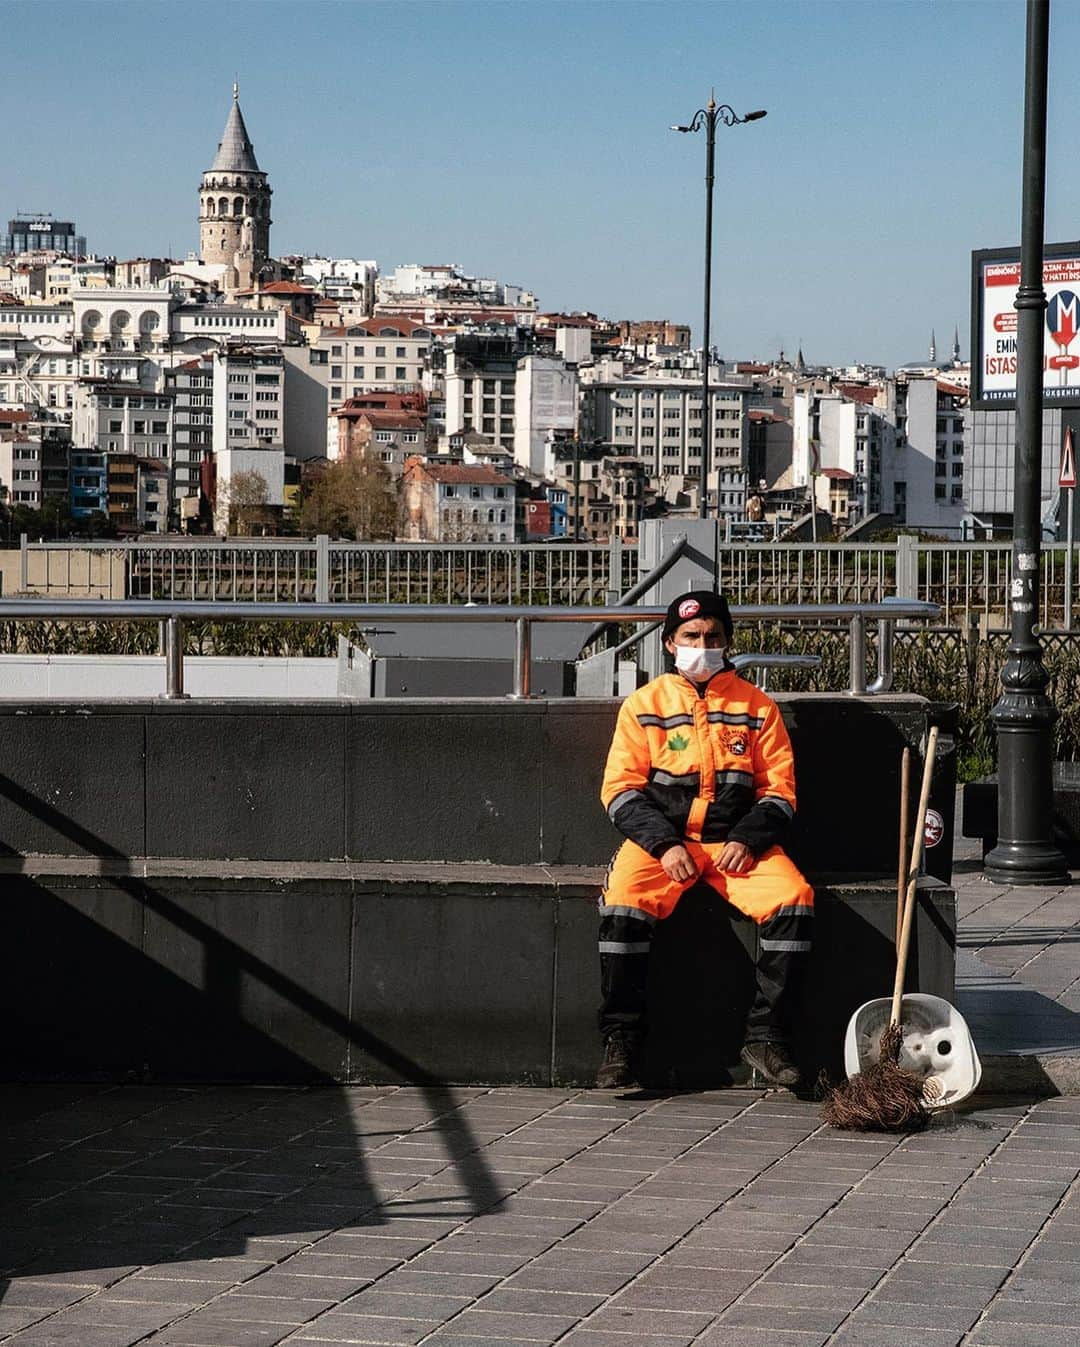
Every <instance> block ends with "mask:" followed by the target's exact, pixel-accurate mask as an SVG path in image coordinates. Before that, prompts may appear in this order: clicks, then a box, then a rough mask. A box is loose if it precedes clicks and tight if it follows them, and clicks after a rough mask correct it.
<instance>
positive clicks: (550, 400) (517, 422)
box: [481, 355, 578, 478]
mask: <svg viewBox="0 0 1080 1347" xmlns="http://www.w3.org/2000/svg"><path fill="white" fill-rule="evenodd" d="M481 396H482V395H481ZM577 417H578V376H577V370H576V369H575V368H574V366H573V365H568V364H567V363H566V361H564V360H560V359H558V358H557V357H554V356H544V355H527V356H524V357H523V358H522V359H521V360H520V361H519V362H518V367H517V377H516V379H515V381H514V410H513V418H514V461H515V462H516V463H518V464H519V465H520V466H521V467H523V468H525V469H527V470H528V471H529V472H532V473H536V474H537V475H538V476H540V477H546V478H550V477H551V476H552V475H553V472H554V462H555V461H554V458H553V457H552V456H551V450H550V446H551V443H552V436H551V432H552V431H553V430H562V431H574V430H576V429H577Z"/></svg>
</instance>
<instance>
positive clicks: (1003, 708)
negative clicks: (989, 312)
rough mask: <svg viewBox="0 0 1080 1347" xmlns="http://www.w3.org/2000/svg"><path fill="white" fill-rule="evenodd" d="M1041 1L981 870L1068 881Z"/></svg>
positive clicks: (1028, 105)
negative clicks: (1056, 638)
mask: <svg viewBox="0 0 1080 1347" xmlns="http://www.w3.org/2000/svg"><path fill="white" fill-rule="evenodd" d="M1049 32H1050V0H1028V4H1027V57H1026V67H1025V80H1024V167H1023V200H1022V205H1021V234H1020V288H1019V290H1018V291H1017V292H1016V309H1017V331H1016V343H1017V371H1016V454H1015V458H1014V464H1013V550H1012V574H1013V582H1012V592H1011V595H1010V610H1011V632H1010V642H1009V649H1008V653H1007V655H1006V658H1005V664H1004V667H1003V668H1002V671H1001V697H1000V698H999V700H998V702H997V704H996V705H995V707H994V709H993V711H992V712H991V713H990V714H991V717H992V719H993V721H994V724H995V726H996V727H997V739H998V840H997V845H996V846H995V847H994V848H993V849H992V850H991V851H990V852H989V853H988V854H987V857H986V862H985V873H986V875H987V877H988V878H990V879H996V880H1000V881H1004V882H1006V883H1011V884H1062V883H1067V882H1068V878H1069V875H1068V870H1067V869H1066V866H1065V857H1064V856H1063V855H1062V854H1061V852H1060V851H1059V850H1058V848H1057V847H1056V846H1054V845H1053V843H1052V841H1051V840H1050V836H1051V833H1050V825H1051V818H1052V815H1053V744H1052V738H1051V730H1052V728H1053V724H1054V720H1055V719H1056V715H1057V713H1056V711H1055V710H1054V708H1053V706H1052V705H1051V704H1050V700H1049V698H1048V697H1047V695H1046V688H1047V684H1048V682H1049V677H1048V675H1047V672H1046V668H1045V666H1044V664H1043V659H1042V646H1041V644H1040V642H1039V638H1038V636H1037V635H1036V632H1035V626H1036V623H1037V621H1038V617H1039V551H1040V543H1041V529H1040V522H1039V489H1040V485H1041V479H1042V397H1043V343H1044V338H1043V328H1044V324H1045V316H1046V291H1045V290H1044V289H1043V210H1044V204H1045V195H1046V81H1047V49H1048V44H1049Z"/></svg>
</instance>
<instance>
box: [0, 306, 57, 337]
mask: <svg viewBox="0 0 1080 1347" xmlns="http://www.w3.org/2000/svg"><path fill="white" fill-rule="evenodd" d="M72 325H73V318H72V311H71V306H70V305H67V304H0V333H2V334H5V335H12V336H19V337H25V338H26V340H27V341H34V340H36V339H37V338H38V337H45V336H48V337H59V338H60V339H61V340H70V338H71V334H72Z"/></svg>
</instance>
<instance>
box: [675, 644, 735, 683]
mask: <svg viewBox="0 0 1080 1347" xmlns="http://www.w3.org/2000/svg"><path fill="white" fill-rule="evenodd" d="M726 664H727V651H726V650H710V649H709V648H708V647H707V646H705V647H699V646H696V645H677V646H676V647H675V667H676V669H678V671H679V673H681V674H683V675H684V676H685V677H686V678H689V679H690V681H691V682H692V683H704V682H705V680H706V679H708V678H711V677H712V676H713V674H716V673H719V672H720V670H721V669H723V668H724V667H725V665H726Z"/></svg>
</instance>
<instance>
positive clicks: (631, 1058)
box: [596, 1033, 641, 1090]
mask: <svg viewBox="0 0 1080 1347" xmlns="http://www.w3.org/2000/svg"><path fill="white" fill-rule="evenodd" d="M640 1046H641V1043H640V1040H639V1039H637V1038H636V1037H634V1036H632V1035H631V1034H624V1033H613V1034H610V1035H609V1036H608V1038H607V1039H606V1040H605V1041H604V1060H603V1061H602V1062H601V1063H600V1070H599V1071H597V1073H596V1088H597V1089H598V1090H627V1089H636V1088H637V1085H638V1079H637V1056H638V1049H639V1048H640Z"/></svg>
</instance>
